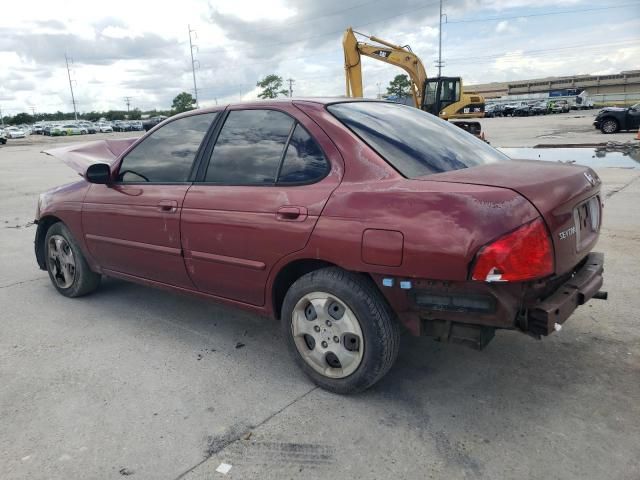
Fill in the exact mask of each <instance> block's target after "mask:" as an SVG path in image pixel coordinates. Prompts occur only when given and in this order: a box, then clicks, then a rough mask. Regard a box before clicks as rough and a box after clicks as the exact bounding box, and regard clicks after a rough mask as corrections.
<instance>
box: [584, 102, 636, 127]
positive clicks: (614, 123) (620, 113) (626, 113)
mask: <svg viewBox="0 0 640 480" xmlns="http://www.w3.org/2000/svg"><path fill="white" fill-rule="evenodd" d="M593 126H594V127H596V128H597V129H599V130H600V131H601V132H602V133H615V132H618V131H620V130H638V129H640V103H636V104H635V105H633V106H631V107H629V108H619V107H607V108H603V109H602V110H600V112H598V115H597V116H596V119H595V121H594V122H593Z"/></svg>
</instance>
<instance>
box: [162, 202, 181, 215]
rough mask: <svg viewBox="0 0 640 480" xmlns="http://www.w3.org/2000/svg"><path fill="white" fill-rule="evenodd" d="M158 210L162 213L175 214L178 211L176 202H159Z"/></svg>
mask: <svg viewBox="0 0 640 480" xmlns="http://www.w3.org/2000/svg"><path fill="white" fill-rule="evenodd" d="M158 210H160V211H161V212H164V213H175V212H177V211H178V202H177V201H176V200H160V201H159V202H158Z"/></svg>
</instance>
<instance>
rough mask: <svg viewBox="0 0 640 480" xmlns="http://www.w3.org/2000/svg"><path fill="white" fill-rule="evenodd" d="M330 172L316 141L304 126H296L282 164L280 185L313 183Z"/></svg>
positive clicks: (279, 177)
mask: <svg viewBox="0 0 640 480" xmlns="http://www.w3.org/2000/svg"><path fill="white" fill-rule="evenodd" d="M328 171H329V163H328V162H327V159H326V158H325V156H324V154H323V153H322V150H320V147H319V146H318V144H317V143H316V141H315V140H314V139H313V138H311V135H309V133H308V132H307V131H306V130H305V129H304V127H302V125H300V124H298V125H296V128H295V130H294V131H293V135H291V140H290V141H289V145H288V146H287V153H286V154H285V156H284V161H283V162H282V168H281V169H280V175H279V176H278V184H298V183H313V182H316V181H318V180H320V179H321V178H323V177H324V176H325V175H326V174H327V173H328Z"/></svg>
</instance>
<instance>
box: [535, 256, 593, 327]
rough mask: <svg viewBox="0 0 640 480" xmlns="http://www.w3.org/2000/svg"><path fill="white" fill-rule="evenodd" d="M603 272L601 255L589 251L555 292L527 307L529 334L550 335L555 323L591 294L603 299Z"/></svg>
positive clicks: (587, 299) (562, 320) (559, 323)
mask: <svg viewBox="0 0 640 480" xmlns="http://www.w3.org/2000/svg"><path fill="white" fill-rule="evenodd" d="M603 272H604V254H603V253H597V252H592V253H590V254H589V255H588V256H587V258H586V261H585V262H584V264H583V265H582V267H581V268H580V269H579V270H577V271H576V272H575V274H574V275H573V276H572V277H571V278H570V279H569V280H567V281H566V282H565V283H563V284H562V285H561V286H560V287H559V288H558V290H556V292H555V293H553V294H552V295H550V296H549V297H547V298H546V299H544V300H543V301H541V302H539V303H536V304H535V305H531V306H528V322H527V325H528V330H529V333H531V334H533V335H536V336H539V335H549V334H550V333H552V332H553V331H555V330H556V324H558V325H561V324H563V323H564V322H565V321H566V320H567V318H569V316H570V315H571V314H572V313H573V311H574V310H575V309H576V308H577V307H578V306H580V305H583V304H585V303H586V302H588V301H589V300H590V299H591V298H593V297H596V298H602V297H603V296H604V295H603V294H604V293H605V292H600V287H602V273H603ZM605 298H606V297H605Z"/></svg>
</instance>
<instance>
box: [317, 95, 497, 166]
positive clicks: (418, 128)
mask: <svg viewBox="0 0 640 480" xmlns="http://www.w3.org/2000/svg"><path fill="white" fill-rule="evenodd" d="M327 108H328V110H329V111H330V112H331V113H332V114H333V115H334V116H335V117H337V118H338V120H340V121H341V122H342V123H343V124H344V125H346V126H347V127H348V128H349V129H351V130H352V131H353V132H354V133H355V134H356V135H358V136H359V137H360V138H361V139H362V140H364V141H365V142H366V143H367V144H368V145H369V146H370V147H371V148H373V149H374V150H375V151H377V152H378V154H379V155H380V156H381V157H382V158H384V159H385V160H386V161H387V162H388V163H389V164H390V165H392V166H393V167H394V168H395V169H396V170H398V171H399V172H400V173H401V174H402V175H404V176H405V177H408V178H415V177H419V176H422V175H428V174H432V173H440V172H447V171H450V170H459V169H462V168H468V167H473V166H476V165H485V164H489V163H496V162H505V161H509V157H507V156H506V155H504V154H502V153H500V152H499V151H497V150H496V149H495V148H493V147H490V146H489V145H487V144H486V143H485V142H483V141H482V140H479V139H477V138H476V137H474V136H473V135H471V134H470V133H468V132H465V131H464V130H462V129H461V128H459V127H456V126H455V125H453V124H451V123H449V122H446V121H444V120H440V119H439V118H438V117H436V116H434V115H430V114H428V113H425V112H423V111H422V110H419V109H417V108H413V107H407V106H405V105H398V104H395V103H387V102H344V103H336V104H333V105H329V106H328V107H327Z"/></svg>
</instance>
